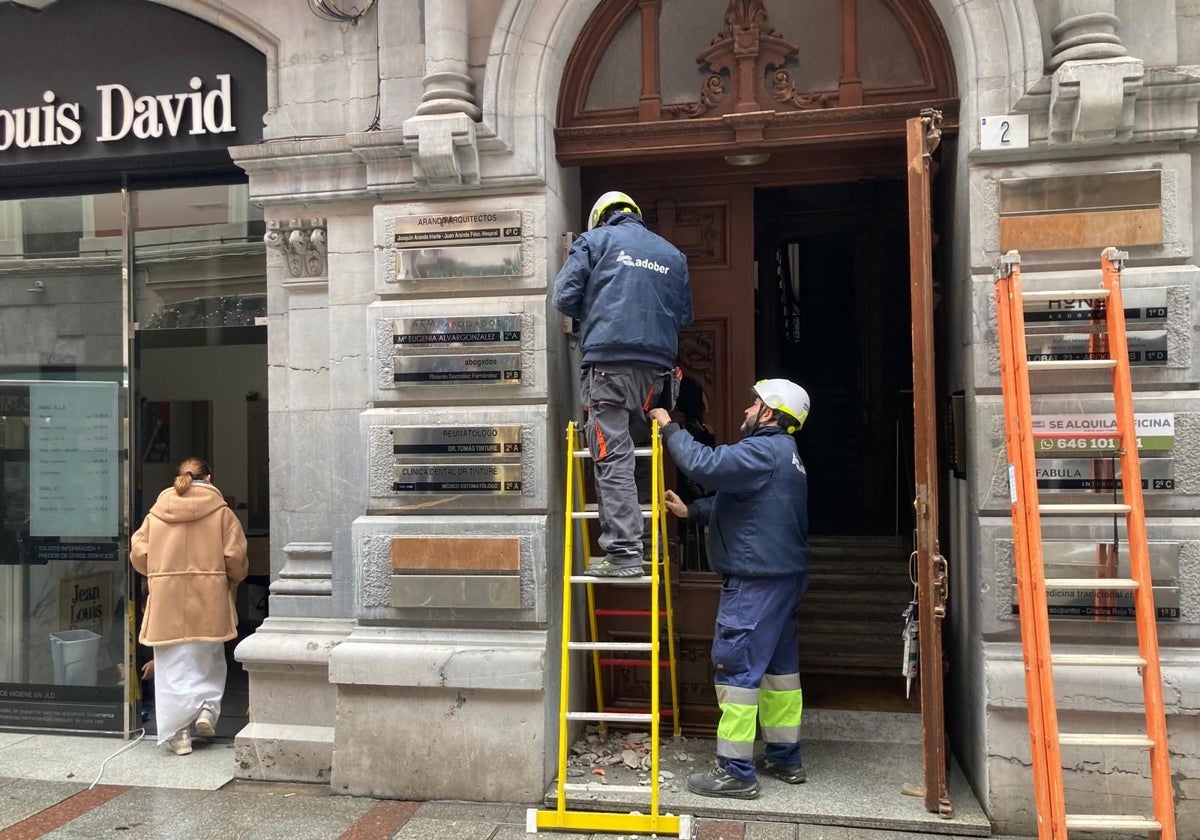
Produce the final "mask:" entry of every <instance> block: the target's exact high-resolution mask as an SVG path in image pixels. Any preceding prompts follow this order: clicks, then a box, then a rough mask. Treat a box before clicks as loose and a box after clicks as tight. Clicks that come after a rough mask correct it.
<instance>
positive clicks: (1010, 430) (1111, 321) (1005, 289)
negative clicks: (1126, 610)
mask: <svg viewBox="0 0 1200 840" xmlns="http://www.w3.org/2000/svg"><path fill="white" fill-rule="evenodd" d="M1126 258H1127V255H1126V254H1125V253H1123V252H1121V251H1118V250H1116V249H1115V248H1106V249H1105V250H1104V252H1103V253H1102V254H1101V255H1100V267H1101V274H1102V278H1103V286H1102V288H1100V289H1095V288H1093V289H1087V290H1084V291H1062V290H1052V291H1040V290H1039V291H1022V289H1021V257H1020V254H1019V253H1018V252H1016V251H1009V252H1008V253H1007V254H1006V255H1004V256H1003V257H1001V258H1000V259H999V260H998V261H997V263H996V271H995V275H996V311H997V320H998V322H999V339H1000V379H1001V385H1002V389H1003V396H1004V418H1005V424H1004V431H1005V441H1006V443H1007V449H1008V481H1009V494H1010V498H1011V502H1012V523H1013V538H1014V539H1013V542H1014V552H1015V558H1016V559H1015V562H1016V577H1017V589H1018V610H1019V614H1020V624H1021V644H1022V648H1023V650H1024V660H1025V691H1026V698H1027V705H1028V711H1029V740H1030V748H1031V752H1032V758H1033V783H1034V799H1035V804H1036V807H1037V821H1038V838H1039V840H1048V839H1052V840H1063V838H1066V837H1067V836H1068V834H1067V833H1068V831H1079V832H1085V831H1086V832H1099V833H1110V834H1113V835H1114V836H1129V835H1135V834H1149V835H1155V836H1158V837H1160V838H1161V840H1175V808H1174V799H1173V790H1172V785H1171V768H1170V764H1169V757H1168V753H1167V725H1166V715H1165V712H1164V710H1163V691H1162V673H1161V670H1160V666H1159V655H1158V633H1157V627H1156V625H1155V608H1154V593H1153V590H1152V588H1151V573H1150V560H1149V548H1148V543H1147V538H1146V516H1145V509H1144V508H1143V505H1142V481H1141V466H1140V464H1139V461H1138V442H1137V429H1136V426H1135V422H1134V413H1133V388H1132V382H1131V378H1130V372H1129V349H1128V341H1127V338H1126V334H1125V310H1124V305H1123V303H1122V297H1121V269H1122V266H1123V264H1124V261H1125V259H1126ZM1047 300H1056V301H1078V300H1088V301H1093V300H1102V301H1104V304H1103V310H1104V316H1103V319H1104V321H1103V324H1097V327H1098V329H1099V330H1102V332H1101V333H1100V334H1099V335H1098V338H1097V340H1094V341H1093V343H1092V350H1093V351H1096V352H1091V353H1088V354H1087V355H1089V356H1090V357H1091V358H1088V359H1079V360H1052V361H1029V359H1028V356H1027V351H1026V327H1025V314H1024V313H1025V310H1024V303H1025V302H1026V301H1047ZM1098 317H1099V316H1098ZM1063 370H1066V371H1095V370H1111V371H1112V394H1113V403H1114V409H1115V416H1116V428H1117V433H1116V435H1115V438H1116V440H1115V441H1114V444H1115V448H1116V449H1117V451H1118V453H1119V455H1120V459H1121V460H1120V463H1121V469H1120V476H1119V479H1118V486H1119V488H1120V491H1121V498H1120V502H1119V503H1115V504H1045V503H1041V502H1039V500H1038V489H1037V473H1036V471H1035V467H1034V461H1035V441H1034V432H1033V413H1032V407H1031V402H1030V387H1029V377H1030V374H1032V373H1039V372H1042V371H1063ZM1105 436H1106V437H1109V438H1113V437H1114V436H1113V435H1107V434H1106V435H1105ZM1097 515H1102V516H1113V517H1124V518H1125V524H1126V532H1127V542H1128V552H1129V567H1130V573H1131V577H1130V578H1116V577H1108V578H1082V579H1071V578H1053V579H1052V583H1053V585H1055V586H1058V587H1069V588H1071V587H1073V588H1079V589H1088V590H1096V591H1109V592H1120V591H1126V592H1132V593H1133V604H1134V612H1135V616H1136V624H1137V644H1138V650H1137V652H1136V653H1133V652H1132V651H1131V652H1130V653H1128V654H1103V655H1101V654H1055V653H1052V652H1051V638H1050V621H1049V613H1048V608H1047V603H1046V577H1045V571H1044V569H1043V563H1042V529H1041V519H1042V517H1047V516H1054V517H1071V516H1093V517H1094V516H1097ZM1072 666H1101V667H1108V668H1136V669H1137V670H1138V671H1139V673H1140V674H1141V679H1142V695H1143V700H1144V704H1145V730H1146V731H1145V733H1144V734H1142V733H1130V734H1109V733H1082V732H1080V733H1067V732H1064V733H1060V732H1059V731H1058V711H1057V708H1056V703H1055V695H1054V673H1053V669H1054V667H1064V668H1069V667H1072ZM1071 747H1101V748H1117V747H1119V748H1129V747H1139V748H1141V747H1144V748H1147V749H1148V750H1149V758H1150V779H1151V786H1152V796H1153V802H1154V815H1153V817H1145V816H1138V815H1125V814H1068V813H1067V809H1066V803H1065V796H1064V790H1063V778H1062V767H1063V765H1062V758H1061V752H1060V751H1061V750H1062V749H1063V748H1071Z"/></svg>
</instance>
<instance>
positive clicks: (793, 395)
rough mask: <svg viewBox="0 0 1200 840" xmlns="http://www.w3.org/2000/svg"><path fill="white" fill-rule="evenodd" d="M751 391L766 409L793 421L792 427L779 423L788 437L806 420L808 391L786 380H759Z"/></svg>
mask: <svg viewBox="0 0 1200 840" xmlns="http://www.w3.org/2000/svg"><path fill="white" fill-rule="evenodd" d="M753 390H754V393H755V394H757V395H758V398H759V399H760V400H762V401H763V405H765V406H766V407H767V408H770V409H772V410H774V411H775V412H777V413H778V412H783V413H784V414H786V415H788V418H787V419H791V420H793V421H795V422H794V425H787V424H786V423H784V422H783V420H781V421H780V423H779V425H780V426H783V427H784V429H785V430H786V431H787V433H788V434H789V435H790V434H791V433H792V432H796V431H799V429H800V427H801V426H803V425H804V421H805V420H807V419H808V406H809V401H808V391H805V390H804V389H803V388H801V387H800V386H799V385H797V384H796V383H795V382H791V381H790V380H787V379H760V380H759V381H758V382H755V383H754V389H753Z"/></svg>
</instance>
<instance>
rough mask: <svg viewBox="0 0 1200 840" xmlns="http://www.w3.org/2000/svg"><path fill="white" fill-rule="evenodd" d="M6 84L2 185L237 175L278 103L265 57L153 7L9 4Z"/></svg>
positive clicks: (0, 12)
mask: <svg viewBox="0 0 1200 840" xmlns="http://www.w3.org/2000/svg"><path fill="white" fill-rule="evenodd" d="M48 55H53V60H52V61H48V60H47V56H48ZM0 78H3V79H4V83H3V84H0V179H6V178H7V179H11V178H13V177H14V176H16V175H17V173H18V171H20V172H25V173H27V174H28V175H29V176H31V177H37V178H39V179H40V178H54V177H55V175H56V174H57V173H64V172H68V173H69V172H87V171H100V170H105V169H108V170H111V169H121V170H124V171H137V170H138V169H140V168H142V166H143V165H144V166H147V167H152V168H154V169H155V170H161V169H162V168H163V167H164V166H168V167H170V168H173V169H177V168H179V167H181V166H183V167H187V166H190V165H195V166H198V167H201V168H203V167H205V166H212V165H216V164H218V163H220V162H221V161H223V164H222V165H224V166H227V167H229V166H232V164H231V162H230V161H229V157H228V153H227V152H226V150H227V149H228V147H230V146H235V145H245V144H250V143H257V142H259V141H261V140H262V135H263V117H264V114H265V113H266V111H267V105H268V103H267V62H266V57H265V56H264V55H263V53H262V52H260V51H259V50H258V49H256V48H255V47H254V46H253V45H252V44H249V43H247V42H245V41H243V40H241V39H240V38H238V37H237V36H236V35H234V34H233V33H231V32H228V31H225V30H223V29H220V28H218V27H216V26H214V25H212V24H210V23H208V22H206V21H204V20H201V19H199V18H196V17H193V16H192V15H189V14H186V13H184V12H180V11H178V10H176V9H172V8H169V7H167V6H164V5H162V4H161V3H156V2H146V0H104V2H95V0H55V2H53V3H50V4H49V5H47V6H46V7H45V8H44V9H42V10H41V11H39V12H34V11H32V10H30V9H28V8H25V7H23V6H20V5H14V4H6V3H0ZM179 155H182V156H183V157H181V158H180V157H176V156H179ZM164 156H167V157H170V158H171V159H172V161H173V162H172V161H168V160H167V159H166V157H164ZM189 156H190V157H189ZM136 159H143V160H141V161H139V160H136ZM48 163H52V164H56V167H55V168H53V169H47V168H46V166H45V165H46V164H48ZM57 165H61V166H57ZM64 167H65V168H64ZM197 171H199V170H197ZM28 180H29V179H28V178H27V179H26V181H28Z"/></svg>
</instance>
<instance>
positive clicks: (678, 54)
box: [658, 0, 729, 105]
mask: <svg viewBox="0 0 1200 840" xmlns="http://www.w3.org/2000/svg"><path fill="white" fill-rule="evenodd" d="M728 5H729V4H728V3H727V2H726V0H664V2H663V5H662V16H661V17H660V18H659V24H658V34H659V46H658V49H659V54H660V56H661V57H660V58H659V79H660V82H659V84H660V85H661V87H662V101H663V102H664V103H665V104H668V105H672V104H675V103H679V102H694V101H695V100H696V99H697V98H698V97H699V95H700V86H701V84H703V83H704V80H705V79H706V78H708V74H709V68H708V66H707V65H703V64H700V63H698V62H697V61H696V56H697V55H698V54H699V53H700V52H702V51H703V50H704V49H706V48H707V47H708V45H709V44H711V43H712V40H713V38H716V37H717V35H718V34H720V32H721V28H722V26H723V25H724V20H725V8H726V6H728ZM727 83H728V82H727Z"/></svg>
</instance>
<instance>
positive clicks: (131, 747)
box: [88, 726, 146, 790]
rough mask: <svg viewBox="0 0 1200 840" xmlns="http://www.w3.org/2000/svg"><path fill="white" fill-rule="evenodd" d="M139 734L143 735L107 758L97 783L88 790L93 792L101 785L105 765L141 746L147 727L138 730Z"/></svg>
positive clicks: (89, 786) (101, 767)
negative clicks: (93, 789) (127, 751)
mask: <svg viewBox="0 0 1200 840" xmlns="http://www.w3.org/2000/svg"><path fill="white" fill-rule="evenodd" d="M138 732H140V733H141V734H140V735H138V737H136V738H134V739H133V740H132V741H130V742H129V743H128V744H126V745H125V746H123V747H121V749H119V750H117V751H116V752H115V753H113V754H112V755H110V756H109V757H108V758H106V759H104V760H103V761H101V762H100V772H99V773H97V774H96V781H94V782H92V783H91V784H90V785H88V790H91V789H92V788H94V787H95V786H96V785H98V784H100V777H101V776H103V775H104V767H105V765H107V764H108V762H110V761H112V760H113V759H114V758H116V757H117V756H119V755H120V754H121V753H123V752H125V751H126V750H129V749H133V748H134V747H136V746H137V745H138V744H140V743H141V742H142V741H144V740H145V739H146V727H144V726H143V727H142V728H141V729H139V730H138Z"/></svg>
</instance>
